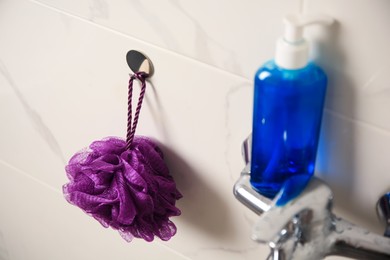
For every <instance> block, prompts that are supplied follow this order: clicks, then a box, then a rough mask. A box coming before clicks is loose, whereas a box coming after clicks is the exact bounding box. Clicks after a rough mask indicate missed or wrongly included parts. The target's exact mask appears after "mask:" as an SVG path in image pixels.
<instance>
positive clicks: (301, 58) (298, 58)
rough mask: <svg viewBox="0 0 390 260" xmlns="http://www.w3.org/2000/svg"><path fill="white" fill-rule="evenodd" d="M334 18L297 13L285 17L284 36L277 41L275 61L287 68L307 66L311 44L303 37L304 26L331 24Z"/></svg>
mask: <svg viewBox="0 0 390 260" xmlns="http://www.w3.org/2000/svg"><path fill="white" fill-rule="evenodd" d="M333 21H334V20H333V18H331V17H329V16H326V15H296V14H288V15H286V16H285V17H284V19H283V22H284V25H285V31H284V36H283V37H282V39H280V40H279V41H278V43H277V47H276V56H275V62H276V64H277V65H278V66H280V67H282V68H286V69H299V68H303V67H305V66H306V64H307V62H308V56H309V46H308V44H307V42H306V41H305V39H304V38H303V29H304V27H306V26H308V25H312V24H322V25H331V24H332V23H333Z"/></svg>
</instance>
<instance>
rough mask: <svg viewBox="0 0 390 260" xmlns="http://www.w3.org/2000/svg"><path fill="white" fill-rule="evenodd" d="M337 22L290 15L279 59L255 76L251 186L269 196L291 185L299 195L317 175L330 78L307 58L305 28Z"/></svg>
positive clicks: (271, 196) (273, 195) (278, 54)
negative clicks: (317, 160)
mask: <svg viewBox="0 0 390 260" xmlns="http://www.w3.org/2000/svg"><path fill="white" fill-rule="evenodd" d="M332 21H333V20H332V19H331V18H328V17H323V16H315V17H300V16H295V15H289V16H286V17H285V19H284V22H285V26H286V30H285V35H284V37H282V38H281V39H279V41H278V42H277V47H276V56H275V59H274V60H271V61H269V62H267V63H265V64H264V65H263V66H262V67H261V68H260V69H259V70H258V71H257V73H256V75H255V89H254V109H253V131H252V157H251V158H252V159H251V185H252V187H253V188H254V189H255V190H256V191H258V192H259V193H261V194H262V195H264V196H266V197H269V198H274V197H275V195H276V194H277V193H278V192H279V191H280V190H281V188H282V187H283V186H284V185H286V183H288V185H287V186H284V187H285V188H286V187H288V189H289V191H288V192H289V193H290V194H291V196H296V195H298V194H299V193H300V191H301V190H302V189H303V188H304V187H305V186H306V184H307V183H308V181H309V180H310V177H311V176H312V175H313V173H314V168H315V158H316V152H317V146H318V139H319V133H320V127H321V118H322V111H323V107H324V100H325V93H326V85H327V77H326V75H325V73H324V71H323V70H322V69H321V68H320V67H318V66H317V65H316V64H314V63H312V62H309V60H308V56H309V47H308V43H307V42H306V40H305V39H304V38H303V28H304V26H306V25H310V24H315V23H322V24H330V23H332ZM286 181H288V182H286ZM290 199H291V198H290ZM286 202H287V201H286ZM282 203H283V202H282Z"/></svg>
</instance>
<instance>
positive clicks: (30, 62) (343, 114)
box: [0, 0, 390, 260]
mask: <svg viewBox="0 0 390 260" xmlns="http://www.w3.org/2000/svg"><path fill="white" fill-rule="evenodd" d="M289 12H304V13H311V12H316V13H317V12H323V13H326V14H328V15H331V16H333V17H334V18H335V19H337V21H338V23H337V24H336V25H335V26H333V27H332V28H331V30H328V31H325V30H323V29H321V28H316V27H313V28H311V29H310V31H309V32H308V33H307V35H308V37H309V38H311V39H312V40H313V41H315V42H318V46H321V48H318V50H317V52H319V53H321V56H320V58H319V59H318V62H319V63H321V64H322V65H323V66H324V68H325V70H326V71H327V72H328V74H329V78H330V85H329V91H328V96H327V104H326V110H325V114H324V123H323V131H322V136H321V144H320V149H319V156H318V164H317V172H318V176H320V177H321V178H323V179H325V180H326V181H327V182H328V183H329V184H330V185H331V186H332V188H333V189H334V191H335V204H336V210H337V212H338V214H340V215H341V216H344V217H347V218H349V219H350V220H352V221H355V222H356V223H358V224H361V225H363V226H365V227H367V228H370V229H372V230H374V231H377V232H382V230H381V226H380V225H379V223H378V221H377V220H376V216H375V210H374V205H375V202H376V200H377V199H378V196H379V195H381V194H382V193H383V192H384V191H387V190H390V160H389V158H390V115H389V112H390V88H389V86H390V84H389V82H387V81H388V78H387V77H386V76H387V75H389V74H390V62H389V61H390V49H389V48H388V45H389V44H390V30H389V28H388V25H389V24H390V1H388V0H371V1H369V0H341V1H340V0H339V1H336V0H331V1H330V0H327V1H325V0H290V1H287V0H276V1H266V0H257V1H252V0H240V1H238V0H231V1H223V0H218V1H206V0H198V1H184V0H183V1H181V0H170V1H168V0H164V1H152V0H127V1H126V0H115V1H108V0H79V1H66V0H34V1H33V0H30V1H28V0H0V122H1V125H0V130H1V132H0V207H1V209H0V259H1V260H24V259H31V260H46V259H48V260H51V259H56V260H57V259H58V260H61V259H64V260H68V259H85V260H87V259H95V260H100V259H180V260H181V259H194V260H197V259H199V260H200V259H202V260H213V259H227V260H228V259H232V260H235V259H248V260H254V259H265V258H266V256H267V254H268V249H266V247H264V246H260V245H257V244H256V243H254V242H252V241H251V240H250V231H251V226H252V223H253V222H254V221H255V219H256V218H255V216H254V214H252V213H251V212H250V211H249V210H247V209H245V208H244V207H243V206H242V205H241V204H240V203H239V202H237V201H236V200H235V199H234V197H233V195H232V186H233V183H234V182H235V180H236V179H237V178H238V175H239V173H240V171H241V169H242V167H243V162H242V160H241V155H240V145H241V142H242V141H243V139H244V138H245V137H246V136H247V135H248V134H249V132H250V129H251V107H252V91H253V89H252V75H253V74H254V72H255V70H256V69H257V67H258V66H260V65H261V64H262V63H263V62H264V61H265V60H267V59H269V58H272V56H273V50H274V42H275V40H276V38H277V37H278V36H279V35H280V33H281V30H282V24H281V19H282V16H283V14H285V13H289ZM130 49H138V50H141V51H143V52H145V53H146V54H148V56H149V57H150V58H151V59H152V60H153V62H154V65H155V68H156V73H155V75H154V76H153V78H152V82H151V83H152V85H153V87H151V88H149V90H148V91H147V99H146V102H145V106H144V108H143V110H142V113H141V120H140V125H139V128H138V134H143V135H148V136H153V137H155V138H157V139H158V140H159V141H160V142H161V146H162V148H163V150H164V152H165V155H166V159H167V162H168V164H169V165H170V169H171V172H172V175H173V176H174V177H175V180H176V181H177V183H178V187H179V189H180V190H181V192H182V193H183V195H184V198H183V199H182V200H180V201H179V203H178V205H179V207H180V208H181V210H182V212H183V214H182V216H180V217H177V218H174V219H173V221H174V222H175V223H176V224H177V226H178V233H177V235H176V236H175V237H174V238H172V240H170V241H169V242H161V241H155V242H153V243H151V244H148V243H146V242H143V241H133V242H132V243H130V244H127V243H126V242H124V240H122V239H121V238H120V236H119V235H118V234H117V233H116V232H114V231H112V230H106V229H104V228H102V227H101V226H100V224H98V223H97V222H96V221H94V220H93V219H92V218H90V217H88V216H86V215H84V213H82V212H81V211H80V210H79V209H77V208H76V207H73V206H70V205H68V204H67V203H66V201H65V200H64V199H63V198H62V195H61V186H62V185H63V184H64V183H65V182H66V181H67V180H66V176H65V173H64V165H65V164H66V162H67V160H68V159H69V157H70V156H71V155H72V154H73V153H74V152H76V151H78V150H79V149H81V148H83V147H84V146H87V145H88V144H89V143H90V142H91V141H93V140H96V139H100V138H102V137H105V136H109V135H116V136H124V134H125V133H124V132H125V126H126V99H127V96H126V92H127V89H126V88H127V80H128V73H129V70H128V68H127V65H126V62H125V54H126V52H127V51H128V50H130Z"/></svg>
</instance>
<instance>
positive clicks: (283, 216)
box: [252, 177, 333, 243]
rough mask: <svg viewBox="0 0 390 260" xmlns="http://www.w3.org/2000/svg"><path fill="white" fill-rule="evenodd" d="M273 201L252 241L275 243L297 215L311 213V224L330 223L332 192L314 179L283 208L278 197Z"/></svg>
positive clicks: (257, 227) (281, 192) (254, 231)
mask: <svg viewBox="0 0 390 260" xmlns="http://www.w3.org/2000/svg"><path fill="white" fill-rule="evenodd" d="M282 194H283V190H281V191H280V193H279V194H278V196H277V198H275V200H274V201H272V204H271V205H270V206H271V207H270V209H269V210H268V211H267V212H265V213H264V214H263V215H261V216H260V218H259V220H258V222H257V224H256V225H255V226H254V229H253V231H252V239H253V240H255V241H258V242H263V243H264V242H267V241H274V240H275V239H278V238H279V234H278V233H279V232H280V231H281V230H283V229H284V227H285V226H286V225H287V224H288V223H289V222H291V221H293V220H294V218H295V217H296V216H297V215H300V214H307V212H310V214H309V215H310V218H309V219H308V221H310V222H314V223H317V222H321V221H322V220H323V219H329V221H330V216H329V214H330V207H331V202H332V197H333V195H332V191H331V189H330V188H329V186H327V185H326V184H325V183H323V182H322V181H320V180H319V179H317V178H316V177H313V178H312V180H311V181H310V182H309V184H308V186H307V187H306V189H305V190H304V191H303V192H302V193H301V195H300V196H299V197H298V198H296V199H294V200H292V201H290V202H289V203H288V204H286V205H285V206H283V207H280V206H277V203H276V201H277V200H278V197H280V196H282Z"/></svg>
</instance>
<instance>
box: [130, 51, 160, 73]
mask: <svg viewBox="0 0 390 260" xmlns="http://www.w3.org/2000/svg"><path fill="white" fill-rule="evenodd" d="M126 61H127V65H129V67H130V69H131V71H133V72H134V73H137V72H144V73H146V74H147V75H148V77H151V76H153V73H154V66H153V63H152V61H151V60H150V59H149V57H148V56H146V55H145V54H143V53H142V52H140V51H136V50H130V51H129V52H127V54H126Z"/></svg>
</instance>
